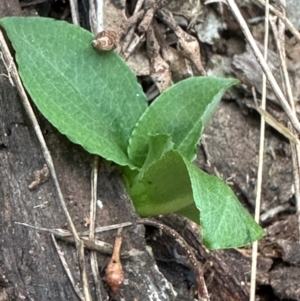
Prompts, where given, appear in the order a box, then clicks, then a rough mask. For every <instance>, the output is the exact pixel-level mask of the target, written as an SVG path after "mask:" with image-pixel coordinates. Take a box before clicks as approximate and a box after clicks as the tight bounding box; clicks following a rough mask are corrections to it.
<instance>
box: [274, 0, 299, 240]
mask: <svg viewBox="0 0 300 301" xmlns="http://www.w3.org/2000/svg"><path fill="white" fill-rule="evenodd" d="M283 6H284V7H285V6H286V3H285V1H283ZM283 15H284V17H285V15H286V12H285V11H284V12H283ZM271 25H272V30H273V32H274V36H275V37H276V38H275V40H276V44H277V48H278V52H279V58H280V65H281V69H282V73H283V82H284V86H285V90H286V93H287V98H288V101H289V102H290V105H291V108H292V110H293V111H294V112H296V109H295V104H294V97H293V92H292V88H291V83H290V78H289V74H288V71H287V65H286V55H285V26H284V23H283V21H281V20H279V22H278V28H279V30H277V27H276V20H275V18H272V19H271ZM292 132H293V130H292ZM298 141H299V140H298ZM291 150H292V164H293V174H294V184H295V198H296V207H297V214H298V228H299V233H300V186H299V185H300V183H299V168H300V147H299V144H297V145H293V144H291ZM299 239H300V237H299Z"/></svg>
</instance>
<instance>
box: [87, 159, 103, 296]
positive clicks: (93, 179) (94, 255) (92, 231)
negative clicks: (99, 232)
mask: <svg viewBox="0 0 300 301" xmlns="http://www.w3.org/2000/svg"><path fill="white" fill-rule="evenodd" d="M98 166H99V157H98V156H94V162H93V168H92V176H91V204H90V229H89V230H90V234H89V238H90V241H91V242H94V241H95V221H96V209H97V181H98ZM91 268H92V274H93V277H94V283H95V287H96V296H97V300H98V301H102V295H101V284H100V283H101V278H100V275H99V267H98V261H97V253H96V252H91Z"/></svg>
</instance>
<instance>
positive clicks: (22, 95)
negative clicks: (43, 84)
mask: <svg viewBox="0 0 300 301" xmlns="http://www.w3.org/2000/svg"><path fill="white" fill-rule="evenodd" d="M0 47H1V49H2V52H3V57H4V59H5V61H6V63H7V64H8V65H9V66H11V69H10V70H8V72H10V73H11V77H12V79H13V81H14V83H15V85H16V87H17V90H18V92H19V95H20V98H21V100H22V103H23V106H24V108H25V111H26V113H27V115H28V117H29V119H30V121H31V123H32V125H33V129H34V131H35V133H36V135H37V138H38V140H39V142H40V144H41V149H42V152H43V155H44V157H45V161H46V163H47V165H48V167H49V170H50V173H51V176H52V179H53V182H54V186H55V189H56V191H57V195H58V200H59V203H60V205H61V208H62V209H63V212H64V214H65V216H66V218H67V221H68V224H69V227H70V229H71V232H72V235H73V237H74V240H75V244H76V249H77V255H78V262H79V267H80V269H81V270H82V283H88V280H87V273H86V268H85V262H84V244H83V242H82V241H81V240H80V238H79V236H78V233H77V230H76V228H75V225H74V223H73V221H72V218H71V216H70V214H69V212H68V208H67V206H66V203H65V201H64V197H63V194H62V192H61V189H60V186H59V182H58V179H57V176H56V171H55V168H54V164H53V161H52V157H51V155H50V152H49V150H48V148H47V145H46V142H45V140H44V137H43V134H42V131H41V129H40V127H39V124H38V122H37V119H36V117H35V115H34V112H33V110H32V107H31V105H30V102H29V100H28V98H27V95H26V93H25V90H24V88H23V85H22V83H21V80H20V77H19V74H18V71H17V68H16V65H15V64H14V61H13V58H12V56H11V54H10V52H9V49H8V47H7V44H6V42H5V39H4V36H3V34H2V31H0ZM84 295H85V298H86V301H90V300H91V295H90V292H89V290H85V291H84Z"/></svg>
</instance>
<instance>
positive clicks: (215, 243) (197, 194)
mask: <svg viewBox="0 0 300 301" xmlns="http://www.w3.org/2000/svg"><path fill="white" fill-rule="evenodd" d="M183 160H184V161H185V164H186V167H187V170H188V173H189V176H190V179H191V183H192V190H193V196H194V200H195V205H196V207H197V208H198V209H199V211H200V226H201V233H202V237H203V243H204V245H205V246H206V247H208V248H209V249H220V248H222V249H224V248H236V247H241V246H245V245H248V244H250V243H252V242H253V241H255V240H258V239H260V238H261V237H262V236H263V234H264V232H263V230H262V229H261V227H260V226H259V225H258V224H257V223H256V222H255V221H254V220H253V218H252V216H251V215H250V214H249V213H248V212H247V211H246V210H245V209H244V207H243V206H242V205H241V203H240V202H239V200H238V199H237V197H236V196H235V194H234V193H233V191H232V190H231V189H230V187H229V186H228V185H226V184H225V183H224V182H223V181H222V180H220V179H219V178H217V177H215V176H212V175H209V174H207V173H205V172H203V171H202V170H201V169H199V168H198V167H197V166H195V165H194V164H193V163H191V162H190V161H189V160H187V159H183Z"/></svg>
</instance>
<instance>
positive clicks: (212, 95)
mask: <svg viewBox="0 0 300 301" xmlns="http://www.w3.org/2000/svg"><path fill="white" fill-rule="evenodd" d="M236 83H237V81H236V80H234V79H223V78H215V77H192V78H188V79H186V80H183V81H181V82H179V83H177V84H176V85H173V86H172V87H170V88H169V89H168V90H166V91H164V92H163V93H162V94H161V95H160V96H159V97H158V98H157V99H156V100H155V101H154V102H153V103H152V104H151V105H150V107H149V108H148V109H147V110H146V111H145V113H144V114H143V115H142V117H141V118H140V120H139V121H138V123H137V125H136V127H135V129H134V131H133V133H132V136H131V138H130V142H129V147H128V155H129V158H130V159H131V160H132V161H133V162H134V164H135V165H136V166H138V167H141V166H142V165H143V163H144V162H145V159H146V157H147V153H148V148H149V139H147V137H150V136H151V135H157V134H166V135H169V136H170V137H171V140H172V142H173V143H174V148H175V149H176V150H178V151H179V152H180V153H181V154H182V155H183V156H184V157H185V158H187V159H189V160H194V159H195V156H196V144H197V142H198V141H199V139H200V136H201V134H202V131H203V128H204V126H205V125H206V124H207V122H208V120H209V119H210V117H211V115H212V114H213V112H214V111H215V109H216V107H217V105H218V103H219V101H220V99H221V97H222V95H223V93H224V92H225V91H226V90H227V89H228V88H229V87H230V86H232V85H234V84H236Z"/></svg>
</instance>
